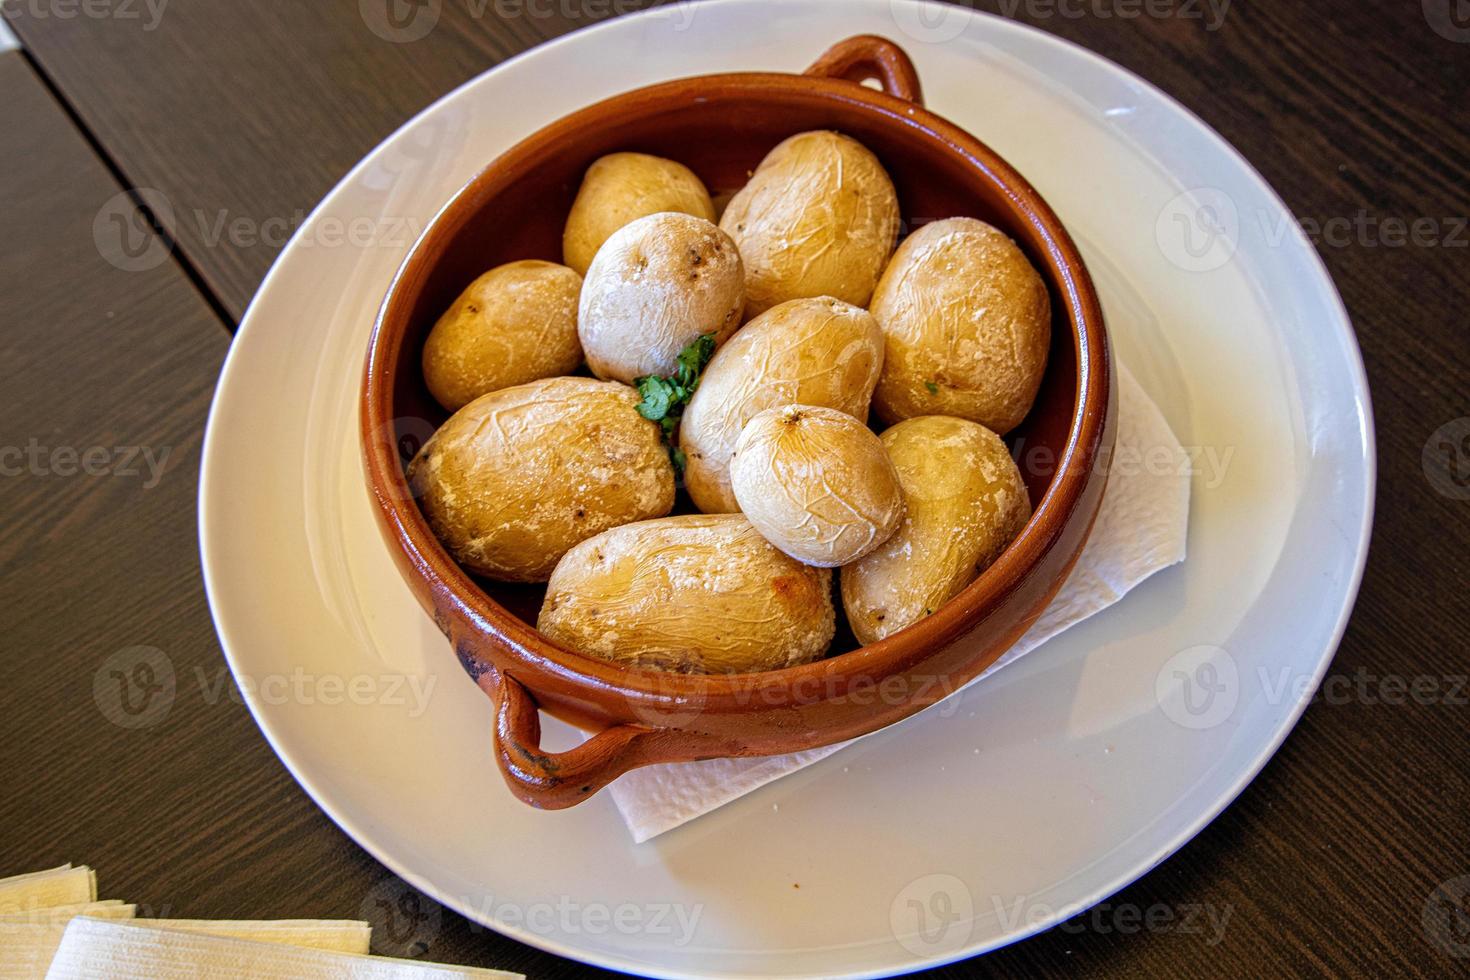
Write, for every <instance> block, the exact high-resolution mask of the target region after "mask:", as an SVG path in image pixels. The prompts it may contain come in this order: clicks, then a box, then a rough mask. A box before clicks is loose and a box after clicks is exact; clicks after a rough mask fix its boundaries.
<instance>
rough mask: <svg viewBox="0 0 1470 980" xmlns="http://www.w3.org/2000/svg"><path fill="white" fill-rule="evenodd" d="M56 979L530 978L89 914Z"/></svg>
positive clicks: (70, 941)
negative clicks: (136, 922) (115, 920)
mask: <svg viewBox="0 0 1470 980" xmlns="http://www.w3.org/2000/svg"><path fill="white" fill-rule="evenodd" d="M46 976H47V978H48V980H185V978H188V980H224V978H229V980H234V978H238V977H251V978H252V980H303V978H309V977H323V978H327V977H330V978H332V980H462V978H467V977H487V978H497V980H523V978H521V977H520V975H519V974H515V973H502V972H500V971H498V970H479V969H475V968H472V967H460V966H441V965H439V964H437V963H416V962H413V961H411V960H392V959H385V958H381V957H377V956H356V955H352V954H349V953H334V952H329V951H326V950H320V949H302V948H300V947H297V946H289V945H279V944H277V943H272V942H257V941H253V940H248V939H235V938H231V937H227V936H212V935H208V934H205V933H193V932H183V931H180V930H176V929H164V928H158V927H153V926H140V925H136V924H133V923H128V922H107V921H103V920H101V919H89V918H86V917H82V918H77V919H73V920H72V921H71V924H70V925H68V926H67V927H66V934H65V935H64V936H63V937H62V939H61V946H60V948H59V949H57V951H56V958H55V959H54V960H52V961H51V970H50V972H48V973H47V974H46Z"/></svg>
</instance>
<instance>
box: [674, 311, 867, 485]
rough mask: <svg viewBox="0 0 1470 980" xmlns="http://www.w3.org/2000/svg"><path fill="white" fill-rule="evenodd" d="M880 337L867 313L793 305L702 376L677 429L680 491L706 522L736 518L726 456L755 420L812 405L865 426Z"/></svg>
mask: <svg viewBox="0 0 1470 980" xmlns="http://www.w3.org/2000/svg"><path fill="white" fill-rule="evenodd" d="M882 367H883V336H882V333H881V332H880V331H879V329H878V324H877V321H875V320H874V319H873V317H872V316H871V315H869V314H868V312H867V311H866V310H861V309H858V308H857V307H855V306H850V305H849V304H847V303H843V302H840V301H838V300H835V299H832V298H830V297H823V298H820V299H803V300H793V301H792V302H790V303H783V304H782V305H780V306H778V307H776V308H775V309H772V310H768V311H767V312H766V313H764V314H762V315H761V316H759V317H756V318H755V319H754V320H752V321H750V322H749V323H747V324H746V325H745V326H744V327H743V328H742V329H741V330H740V332H739V333H737V334H736V335H735V336H734V337H732V338H731V339H730V342H729V343H728V344H726V345H725V346H724V347H722V348H720V350H718V351H717V352H716V353H715V356H714V359H713V360H711V361H710V363H709V366H708V367H707V368H705V371H704V377H703V379H702V380H701V381H700V383H699V390H698V391H696V392H695V393H694V398H693V400H692V401H691V402H690V403H689V408H688V410H686V411H685V413H684V421H683V424H682V425H681V426H680V429H679V444H680V448H682V449H683V450H684V453H685V456H686V457H687V465H686V467H685V470H684V482H685V486H687V487H688V489H689V495H690V497H692V498H693V499H694V504H695V506H696V507H698V508H699V509H700V510H702V511H704V512H705V513H706V514H733V513H737V512H739V510H740V504H739V503H738V502H737V501H736V499H735V492H734V491H733V490H732V489H731V488H730V455H731V453H733V452H734V451H735V443H736V441H737V440H739V438H740V432H741V430H742V429H744V428H745V423H746V422H749V421H750V420H751V419H752V418H754V417H755V416H756V415H758V414H760V413H761V412H763V411H765V410H766V409H768V408H777V407H779V406H782V405H792V404H800V405H818V406H822V407H824V408H835V409H837V410H838V411H839V412H846V413H847V414H848V415H851V416H853V417H854V418H856V419H858V420H859V421H864V422H865V421H867V418H868V403H869V401H870V400H871V398H872V394H873V387H874V385H876V384H877V383H878V376H879V372H880V371H881V370H882Z"/></svg>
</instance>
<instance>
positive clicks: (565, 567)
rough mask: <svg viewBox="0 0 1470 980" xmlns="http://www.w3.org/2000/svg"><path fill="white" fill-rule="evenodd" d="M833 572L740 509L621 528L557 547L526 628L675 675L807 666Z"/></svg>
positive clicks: (826, 627)
mask: <svg viewBox="0 0 1470 980" xmlns="http://www.w3.org/2000/svg"><path fill="white" fill-rule="evenodd" d="M831 586H832V573H831V572H829V571H826V570H824V569H817V568H808V567H807V566H805V565H803V564H801V563H800V562H797V561H793V560H792V559H790V558H788V557H786V556H785V555H783V554H782V553H781V552H780V551H778V550H776V548H774V547H773V546H772V545H771V544H770V542H768V541H767V540H766V539H765V538H763V537H761V535H760V532H759V531H757V530H756V529H755V528H754V527H753V526H752V525H751V523H750V521H748V520H746V519H745V518H744V517H741V516H739V515H738V514H728V515H704V514H692V515H688V516H684V517H669V518H665V519H664V520H659V521H644V522H642V523H641V524H626V525H624V526H623V527H619V528H614V529H613V530H611V531H608V532H606V533H604V534H600V535H598V536H597V537H595V538H592V539H591V540H589V541H584V542H582V543H581V544H579V545H577V546H576V547H575V548H573V549H572V550H571V551H569V552H567V555H566V557H565V558H563V559H562V560H561V564H559V565H557V566H556V571H555V572H554V573H553V574H552V576H551V583H550V584H549V585H548V586H547V587H546V601H545V604H544V605H542V607H541V616H540V618H539V619H538V621H537V623H536V628H537V629H539V630H540V631H541V632H542V633H544V634H546V636H547V637H549V638H550V639H551V640H553V641H554V642H556V643H560V644H561V645H563V646H565V647H567V648H568V649H571V650H575V651H577V652H578V653H581V654H583V655H585V656H588V657H596V658H598V659H601V660H610V661H612V662H613V663H617V664H622V665H624V666H628V667H645V668H652V669H656V670H669V671H679V672H682V673H707V674H724V673H733V674H739V673H755V672H758V671H763V670H776V669H778V668H781V667H791V666H795V665H798V664H804V663H809V662H811V661H813V660H816V659H817V658H818V657H821V656H822V655H823V654H824V653H825V652H826V650H827V647H828V645H829V644H830V643H831V642H832V636H833V633H834V631H835V627H836V622H835V620H836V615H835V613H834V611H833V609H832V593H831Z"/></svg>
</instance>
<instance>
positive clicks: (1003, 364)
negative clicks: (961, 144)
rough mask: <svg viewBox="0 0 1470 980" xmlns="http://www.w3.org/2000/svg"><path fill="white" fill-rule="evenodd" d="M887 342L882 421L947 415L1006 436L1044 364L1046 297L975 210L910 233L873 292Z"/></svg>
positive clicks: (1017, 253) (1031, 270) (1011, 245)
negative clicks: (970, 214)
mask: <svg viewBox="0 0 1470 980" xmlns="http://www.w3.org/2000/svg"><path fill="white" fill-rule="evenodd" d="M872 311H873V316H875V317H877V319H878V324H879V325H880V326H881V327H882V328H883V336H884V342H885V344H886V347H885V354H884V361H883V380H882V381H880V382H878V391H877V393H876V394H875V395H874V401H873V407H874V409H875V410H876V411H877V413H878V415H879V417H880V418H882V419H883V420H884V421H887V422H897V421H900V420H902V419H908V418H914V417H916V416H919V415H954V416H957V417H959V418H964V419H969V420H970V421H972V422H979V423H980V424H981V425H983V426H985V427H986V428H988V429H992V430H994V431H995V432H998V433H1000V434H1001V435H1005V434H1006V433H1007V432H1009V431H1011V430H1012V429H1014V428H1015V427H1016V426H1018V425H1020V424H1021V420H1022V419H1024V418H1025V417H1026V413H1027V412H1029V411H1031V404H1032V402H1034V401H1035V400H1036V392H1037V390H1038V389H1040V387H1041V377H1042V375H1043V374H1044V373H1045V372H1046V357H1047V352H1048V350H1049V348H1050V345H1051V299H1050V298H1049V297H1048V295H1047V292H1046V284H1045V283H1043V282H1042V281H1041V276H1040V274H1038V273H1037V271H1036V269H1035V267H1033V266H1032V265H1031V263H1030V262H1029V261H1028V260H1027V258H1026V256H1025V255H1024V254H1022V252H1021V250H1020V249H1019V248H1017V247H1016V243H1015V242H1013V241H1011V240H1010V239H1009V238H1007V237H1006V236H1005V234H1004V233H1003V232H1001V231H999V230H998V229H996V228H993V227H991V226H990V225H987V224H986V223H985V222H983V221H977V220H975V219H974V218H950V219H948V220H945V221H935V222H933V223H932V224H928V225H925V226H924V227H923V228H920V229H919V230H918V231H916V232H914V233H913V234H912V235H910V236H909V237H908V239H907V240H906V241H905V242H904V243H903V245H901V246H899V249H898V252H897V254H895V255H894V256H893V262H892V263H891V264H890V265H889V266H888V270H887V271H886V272H884V273H883V279H882V280H881V281H880V282H879V283H878V289H877V291H876V292H875V293H874V294H873V305H872Z"/></svg>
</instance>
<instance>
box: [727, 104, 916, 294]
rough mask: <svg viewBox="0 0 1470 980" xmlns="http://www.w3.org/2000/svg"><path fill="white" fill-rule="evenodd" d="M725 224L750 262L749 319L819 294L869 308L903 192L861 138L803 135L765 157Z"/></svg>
mask: <svg viewBox="0 0 1470 980" xmlns="http://www.w3.org/2000/svg"><path fill="white" fill-rule="evenodd" d="M720 227H721V228H723V229H725V230H726V231H728V232H729V233H730V237H732V238H734V239H735V243H736V244H737V245H738V246H740V255H741V257H742V258H744V259H745V282H746V286H745V293H746V313H747V315H750V316H754V315H757V314H760V313H764V312H765V311H766V310H769V309H770V308H771V307H773V306H776V305H777V304H779V303H784V302H786V301H787V300H792V299H804V298H808V297H813V296H833V297H836V298H837V299H840V300H843V301H845V302H848V303H853V304H855V305H857V306H866V305H867V304H868V299H869V297H871V296H872V295H873V286H874V285H875V284H876V283H877V282H878V276H879V274H881V273H882V272H883V267H884V265H886V264H887V262H888V257H889V256H890V255H892V254H893V246H894V244H895V242H896V240H897V237H898V227H899V216H898V195H897V193H895V191H894V189H893V181H892V180H890V179H889V177H888V174H887V172H886V171H884V169H883V165H882V164H881V163H879V162H878V158H877V157H875V156H873V154H872V153H871V152H869V151H868V149H867V148H866V147H865V146H863V145H862V144H861V143H859V142H858V141H857V140H854V139H851V138H850V137H847V136H843V135H842V134H841V133H832V132H812V133H800V134H798V135H796V136H793V137H791V138H790V139H788V140H786V141H785V142H784V143H782V144H781V145H779V146H777V147H776V148H775V149H774V150H772V151H771V152H770V153H769V154H767V155H766V158H765V159H764V160H762V161H761V164H760V167H759V168H758V169H757V170H756V172H755V173H754V174H753V175H752V176H751V178H750V183H748V184H746V185H745V187H744V188H742V189H741V190H740V192H739V193H737V194H736V195H735V197H734V198H733V199H732V200H731V201H730V206H729V207H727V208H726V209H725V213H724V215H723V216H722V217H721V218H720Z"/></svg>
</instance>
